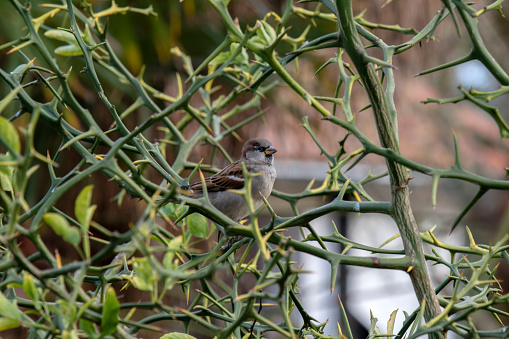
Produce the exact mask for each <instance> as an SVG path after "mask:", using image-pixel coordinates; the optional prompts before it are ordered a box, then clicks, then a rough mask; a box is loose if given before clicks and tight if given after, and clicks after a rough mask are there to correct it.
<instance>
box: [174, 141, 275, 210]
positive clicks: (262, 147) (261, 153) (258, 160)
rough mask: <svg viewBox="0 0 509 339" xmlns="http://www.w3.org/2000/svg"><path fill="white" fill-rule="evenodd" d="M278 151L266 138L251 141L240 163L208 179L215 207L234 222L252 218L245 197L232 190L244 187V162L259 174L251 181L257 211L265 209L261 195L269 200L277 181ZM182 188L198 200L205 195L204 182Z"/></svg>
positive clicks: (208, 187)
mask: <svg viewBox="0 0 509 339" xmlns="http://www.w3.org/2000/svg"><path fill="white" fill-rule="evenodd" d="M276 152H277V150H276V149H275V148H274V146H272V144H271V143H270V141H268V140H267V139H263V138H255V139H250V140H248V141H247V142H246V143H245V144H244V147H243V148H242V156H241V157H240V159H239V160H237V161H235V162H233V163H231V164H230V165H228V166H226V167H225V168H223V169H222V170H221V171H219V172H218V173H216V174H213V175H211V176H210V177H208V178H205V185H206V188H207V193H208V196H209V199H210V202H211V203H212V205H214V206H215V207H216V208H217V209H218V210H220V211H221V212H222V213H224V214H225V215H227V216H228V217H230V218H232V219H235V220H241V219H243V218H245V217H246V216H248V215H249V210H248V208H247V206H246V203H245V201H244V198H243V197H242V196H241V195H240V194H237V193H234V192H231V191H230V190H232V189H240V188H242V187H244V175H243V173H242V167H241V162H244V164H245V166H246V169H247V170H248V171H249V173H252V174H255V173H260V175H257V176H254V177H253V179H252V184H251V185H252V187H251V196H252V199H253V203H254V207H255V209H258V208H259V207H260V206H262V205H263V199H262V197H261V196H260V194H261V195H263V196H264V197H268V196H269V195H270V192H271V191H272V186H273V185H274V181H275V179H276V170H275V169H274V157H273V154H274V153H276ZM182 189H185V190H189V191H190V192H191V194H192V196H193V197H195V198H199V197H201V196H202V195H203V186H202V182H201V181H198V182H195V183H193V184H191V185H185V186H182Z"/></svg>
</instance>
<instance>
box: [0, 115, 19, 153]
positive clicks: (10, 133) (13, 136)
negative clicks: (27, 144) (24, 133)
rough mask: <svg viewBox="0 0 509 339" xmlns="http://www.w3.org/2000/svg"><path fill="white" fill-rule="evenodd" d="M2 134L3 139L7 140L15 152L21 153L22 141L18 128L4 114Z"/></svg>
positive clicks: (1, 121)
mask: <svg viewBox="0 0 509 339" xmlns="http://www.w3.org/2000/svg"><path fill="white" fill-rule="evenodd" d="M0 135H1V136H2V141H3V142H6V143H7V145H9V146H10V148H11V149H12V150H13V151H14V152H16V153H19V152H20V151H21V143H20V141H19V135H18V132H17V131H16V128H15V127H14V125H13V124H11V123H10V122H9V120H7V119H6V118H4V117H2V116H0Z"/></svg>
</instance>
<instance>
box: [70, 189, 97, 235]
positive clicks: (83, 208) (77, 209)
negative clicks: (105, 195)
mask: <svg viewBox="0 0 509 339" xmlns="http://www.w3.org/2000/svg"><path fill="white" fill-rule="evenodd" d="M93 188H94V185H88V186H85V187H84V188H83V189H82V190H81V192H80V194H78V197H77V198H76V202H75V203H74V214H75V215H76V219H78V221H79V222H80V224H81V226H83V227H84V228H86V230H88V225H89V224H90V220H91V219H92V215H90V214H91V212H90V211H89V207H90V202H91V201H92V189H93ZM92 213H93V211H92Z"/></svg>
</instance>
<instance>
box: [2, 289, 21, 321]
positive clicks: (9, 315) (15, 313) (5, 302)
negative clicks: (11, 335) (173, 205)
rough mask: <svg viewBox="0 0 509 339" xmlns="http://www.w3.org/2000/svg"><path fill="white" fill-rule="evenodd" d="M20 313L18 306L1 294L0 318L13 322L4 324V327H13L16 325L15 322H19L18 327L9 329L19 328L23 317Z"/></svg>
mask: <svg viewBox="0 0 509 339" xmlns="http://www.w3.org/2000/svg"><path fill="white" fill-rule="evenodd" d="M19 313H20V312H19V310H18V307H17V306H16V304H15V303H12V302H11V301H9V299H7V298H6V297H5V296H4V294H3V293H2V292H0V316H2V317H4V318H5V319H9V320H12V321H13V322H7V323H4V325H5V324H11V325H12V324H14V322H17V325H16V326H13V327H8V328H14V327H18V326H19V324H20V320H21V316H20V314H19ZM0 320H1V318H0ZM3 329H6V328H3ZM0 330H2V328H1V327H0Z"/></svg>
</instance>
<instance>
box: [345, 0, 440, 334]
mask: <svg viewBox="0 0 509 339" xmlns="http://www.w3.org/2000/svg"><path fill="white" fill-rule="evenodd" d="M337 8H338V22H339V26H340V29H341V37H342V41H343V46H344V48H345V50H346V52H347V53H348V55H349V56H350V58H351V59H352V61H353V63H354V65H355V67H356V68H357V71H358V73H359V76H360V78H361V80H362V83H363V84H364V87H365V89H366V92H367V94H368V96H369V99H370V102H371V107H372V109H373V112H374V115H375V119H376V125H377V129H378V136H379V138H380V142H381V145H382V147H384V148H388V149H391V150H392V151H393V152H394V153H396V154H399V153H400V151H399V143H398V137H397V131H396V130H395V125H394V122H393V121H392V119H391V116H390V109H389V105H388V104H387V100H386V97H385V96H384V93H383V88H382V85H381V83H380V81H379V79H378V78H377V75H376V73H375V69H374V67H373V65H372V64H369V63H367V62H366V61H365V60H366V57H365V56H366V55H367V54H366V51H365V49H364V46H363V45H362V43H361V40H360V38H359V35H358V33H357V30H356V27H355V21H354V19H353V13H352V3H351V1H350V0H338V2H337ZM386 163H387V167H388V170H389V176H390V179H391V187H392V189H391V191H392V192H391V193H392V217H393V219H394V221H395V222H396V225H397V226H398V229H399V231H400V234H401V238H402V240H403V245H404V249H405V254H406V255H407V257H409V258H412V267H410V269H409V275H410V279H411V281H412V285H413V287H414V290H415V292H416V296H417V299H418V301H419V302H420V301H422V300H425V301H426V309H425V318H426V320H428V321H429V320H431V319H433V318H435V317H436V316H438V315H439V314H440V313H441V311H440V305H439V303H438V299H437V297H436V294H435V292H434V290H433V285H432V283H431V278H430V276H429V273H428V269H427V267H426V260H425V257H424V252H423V248H422V241H421V237H420V233H419V230H418V228H417V223H416V221H415V218H414V215H413V213H412V208H411V205H410V198H409V194H410V191H409V188H408V181H409V176H408V173H407V170H406V168H405V167H404V166H402V165H400V164H398V163H396V162H394V161H392V160H391V159H389V158H386ZM433 337H434V336H433Z"/></svg>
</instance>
